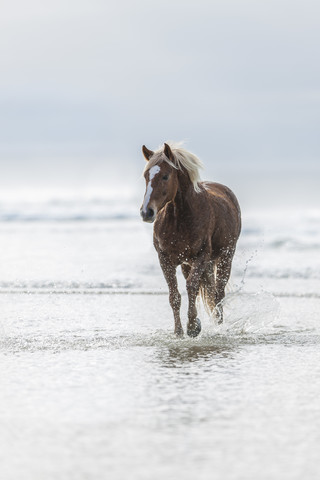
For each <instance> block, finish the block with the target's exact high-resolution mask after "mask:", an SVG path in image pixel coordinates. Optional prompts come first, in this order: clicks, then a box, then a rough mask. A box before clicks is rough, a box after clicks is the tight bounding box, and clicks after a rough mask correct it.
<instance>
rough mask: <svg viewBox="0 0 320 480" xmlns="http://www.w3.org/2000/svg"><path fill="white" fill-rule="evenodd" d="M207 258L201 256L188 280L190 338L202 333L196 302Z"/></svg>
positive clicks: (188, 327)
mask: <svg viewBox="0 0 320 480" xmlns="http://www.w3.org/2000/svg"><path fill="white" fill-rule="evenodd" d="M206 261H207V258H206V256H205V255H203V256H201V257H200V258H199V259H197V260H196V261H195V263H194V264H193V265H192V267H191V270H190V273H189V275H188V278H187V282H186V283H187V293H188V300H189V306H188V326H187V333H188V335H189V337H197V336H198V335H199V333H200V332H201V322H200V320H199V319H198V318H197V307H196V301H197V296H198V294H199V289H200V280H201V277H202V275H203V272H204V270H205V266H206Z"/></svg>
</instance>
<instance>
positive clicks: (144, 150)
mask: <svg viewBox="0 0 320 480" xmlns="http://www.w3.org/2000/svg"><path fill="white" fill-rule="evenodd" d="M142 153H143V156H144V158H145V159H146V160H147V162H148V161H149V159H150V158H151V157H152V155H153V153H154V152H153V151H152V150H149V148H147V147H146V146H145V145H143V146H142Z"/></svg>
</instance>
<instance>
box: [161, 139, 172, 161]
mask: <svg viewBox="0 0 320 480" xmlns="http://www.w3.org/2000/svg"><path fill="white" fill-rule="evenodd" d="M163 152H164V154H165V156H166V157H168V158H169V160H171V161H172V162H173V161H174V157H173V153H172V150H171V148H170V147H169V145H168V144H167V143H165V144H164V150H163Z"/></svg>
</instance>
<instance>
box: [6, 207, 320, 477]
mask: <svg viewBox="0 0 320 480" xmlns="http://www.w3.org/2000/svg"><path fill="white" fill-rule="evenodd" d="M117 208H118V207H117ZM121 211H126V212H127V215H126V216H125V217H124V216H123V215H120V214H119V210H118V209H112V208H111V207H110V205H109V206H108V208H107V207H106V204H104V203H103V202H101V201H100V202H97V200H94V201H90V202H87V203H86V204H85V207H84V204H81V205H78V204H77V203H76V204H72V205H71V204H70V203H67V204H64V203H59V204H57V203H54V204H52V203H50V205H45V206H43V205H42V207H41V206H37V207H35V206H34V205H33V206H29V207H28V206H26V205H24V206H23V208H22V207H20V206H16V207H15V209H13V207H12V206H11V207H10V209H8V208H5V207H3V209H2V211H1V218H0V220H1V221H0V229H1V235H0V244H1V245H0V246H1V248H0V252H1V253H0V264H1V278H0V303H1V323H0V335H1V353H0V355H1V394H0V412H1V413H0V425H1V429H0V432H1V433H0V459H1V470H2V475H3V478H6V480H16V479H19V480H21V479H23V480H29V479H30V480H37V479H39V480H40V479H43V478H46V479H68V480H70V479H77V480H81V479H88V478H90V479H91V478H92V479H100V478H101V479H102V478H108V479H112V480H113V479H122V478H132V479H149V478H154V479H160V478H164V477H165V478H168V479H176V478H184V479H191V478H195V477H196V478H199V479H207V478H212V477H213V478H218V479H220V478H221V479H227V480H228V479H241V478H246V479H256V478H259V479H268V480H270V479H278V478H282V479H300V478H302V476H303V477H305V478H308V479H313V478H314V479H316V478H318V477H319V474H320V467H319V462H318V461H317V457H318V450H319V446H320V437H319V431H320V406H319V401H318V399H319V395H320V385H319V381H318V379H319V374H320V367H319V365H320V361H319V360H320V353H319V342H320V326H319V316H320V314H319V307H320V294H319V292H320V289H319V286H320V274H319V272H320V268H319V267H320V259H319V255H318V252H319V247H320V213H319V212H317V211H308V212H296V211H294V212H285V213H283V212H277V214H276V215H275V214H270V213H261V212H253V213H250V214H247V215H245V216H244V223H243V232H242V235H241V239H240V242H239V245H238V250H237V253H236V257H235V260H234V267H233V274H232V280H231V282H230V286H229V289H228V293H227V296H226V299H225V307H224V309H225V322H224V324H223V325H222V326H219V325H217V324H216V323H215V321H214V320H212V319H209V318H208V317H207V316H206V314H205V312H204V310H203V308H202V307H201V306H200V307H199V313H200V318H201V320H202V326H203V330H202V333H201V335H200V336H199V337H198V338H196V339H190V338H188V337H184V338H182V339H178V338H176V337H175V336H174V335H173V319H172V313H171V310H170V307H169V303H168V297H167V287H166V284H165V282H164V280H163V277H162V273H161V270H160V267H159V264H158V260H157V257H156V252H155V251H154V249H153V246H152V226H150V225H145V224H143V223H142V222H141V220H140V219H139V217H138V214H137V211H136V209H134V202H133V201H132V202H129V204H128V206H127V208H126V209H122V210H121ZM43 212H46V214H44V213H43ZM79 212H82V215H79ZM105 212H107V214H106V213H105ZM179 285H180V290H181V292H182V303H183V307H182V318H183V325H184V326H185V324H186V306H187V297H186V293H185V288H184V284H183V279H182V276H181V274H180V273H179Z"/></svg>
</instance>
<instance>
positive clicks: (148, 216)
mask: <svg viewBox="0 0 320 480" xmlns="http://www.w3.org/2000/svg"><path fill="white" fill-rule="evenodd" d="M140 215H141V217H142V220H143V221H144V222H147V223H153V222H154V220H155V218H156V215H155V212H154V210H153V209H152V208H148V209H147V210H146V211H144V210H142V209H141V210H140Z"/></svg>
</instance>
